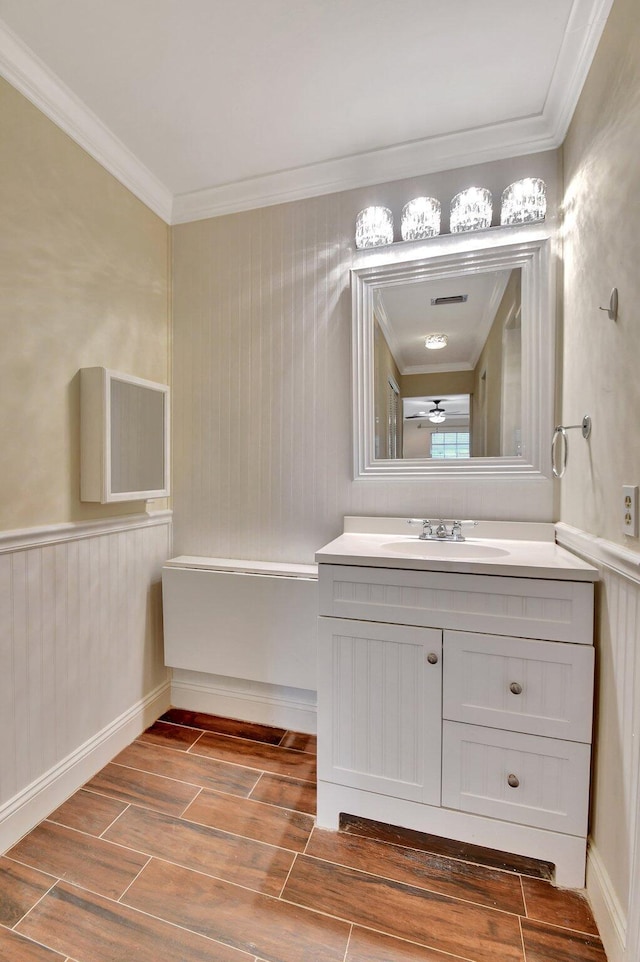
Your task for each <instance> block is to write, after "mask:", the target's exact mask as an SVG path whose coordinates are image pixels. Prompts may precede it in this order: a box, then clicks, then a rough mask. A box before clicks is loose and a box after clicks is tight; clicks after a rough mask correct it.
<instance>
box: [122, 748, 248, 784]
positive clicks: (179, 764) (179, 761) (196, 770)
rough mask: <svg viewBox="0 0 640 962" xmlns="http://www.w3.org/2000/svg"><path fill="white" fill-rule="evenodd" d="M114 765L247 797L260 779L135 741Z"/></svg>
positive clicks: (209, 760)
mask: <svg viewBox="0 0 640 962" xmlns="http://www.w3.org/2000/svg"><path fill="white" fill-rule="evenodd" d="M113 761H114V764H117V765H124V766H125V767H127V768H137V769H138V770H139V771H141V772H150V773H151V774H155V775H164V776H165V777H166V778H175V779H177V781H180V782H187V783H188V784H190V785H197V786H198V787H199V788H209V789H212V790H213V791H218V792H227V793H228V794H229V795H241V796H243V797H245V798H246V797H247V795H248V794H249V792H250V791H251V789H252V788H253V787H254V785H255V784H256V782H257V780H258V779H259V778H260V774H259V773H258V772H256V771H254V770H253V769H251V768H241V767H240V766H239V765H228V764H227V763H226V762H219V761H217V760H216V759H215V758H203V757H202V756H199V755H191V754H187V753H186V752H174V751H171V750H170V749H167V748H160V747H158V746H156V745H149V744H145V743H143V742H140V741H135V742H133V744H131V745H129V746H128V747H127V748H125V749H124V751H122V752H120V754H119V755H116V757H115V758H114V760H113Z"/></svg>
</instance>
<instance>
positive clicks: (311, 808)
mask: <svg viewBox="0 0 640 962" xmlns="http://www.w3.org/2000/svg"><path fill="white" fill-rule="evenodd" d="M250 798H255V799H257V800H258V801H260V802H267V803H268V804H269V805H278V806H279V807H280V808H289V809H292V810H293V811H295V812H306V813H307V814H308V815H315V814H316V785H315V782H305V781H304V779H302V778H287V777H286V775H272V774H270V773H268V772H265V773H264V774H263V775H261V776H260V780H259V782H258V783H257V785H256V786H255V788H254V789H253V790H252V792H251V794H250Z"/></svg>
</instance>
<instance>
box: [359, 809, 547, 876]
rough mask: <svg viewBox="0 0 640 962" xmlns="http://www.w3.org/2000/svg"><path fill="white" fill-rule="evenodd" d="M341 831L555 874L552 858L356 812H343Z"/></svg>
mask: <svg viewBox="0 0 640 962" xmlns="http://www.w3.org/2000/svg"><path fill="white" fill-rule="evenodd" d="M340 831H341V832H348V833H350V834H353V835H365V836H366V837H367V838H377V839H379V840H380V841H383V842H394V843H395V844H396V845H406V846H407V847H409V848H415V849H418V850H419V851H421V852H432V853H433V854H434V855H444V856H445V858H457V859H460V860H462V861H464V862H475V863H476V864H477V865H486V866H488V867H489V868H498V869H501V870H502V871H503V872H516V873H518V874H521V875H528V876H531V877H533V878H543V879H551V878H553V873H554V866H553V865H552V864H551V863H550V862H541V861H539V860H538V859H535V858H527V857H526V856H524V855H513V854H511V853H510V852H499V851H497V850H494V849H492V848H483V847H482V846H481V845H471V844H469V843H468V842H459V841H456V840H455V839H450V838H440V836H438V835H428V834H426V833H425V832H416V831H414V830H413V829H411V828H400V827H398V826H397V825H385V824H384V823H383V822H375V821H373V820H372V819H368V818H361V817H360V816H357V815H341V816H340Z"/></svg>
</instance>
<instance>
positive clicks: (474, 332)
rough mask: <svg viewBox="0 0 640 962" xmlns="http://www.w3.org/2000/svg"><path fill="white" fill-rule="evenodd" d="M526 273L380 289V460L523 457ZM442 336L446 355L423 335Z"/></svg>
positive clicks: (377, 340)
mask: <svg viewBox="0 0 640 962" xmlns="http://www.w3.org/2000/svg"><path fill="white" fill-rule="evenodd" d="M521 274H522V271H521V269H520V268H514V269H503V270H496V271H486V272H481V273H475V274H468V275H460V274H458V275H457V276H454V277H449V278H443V277H439V278H429V279H425V280H421V281H418V282H416V281H411V282H407V283H405V284H397V285H393V286H387V287H380V288H378V289H377V290H376V291H375V295H374V301H373V303H374V409H375V410H374V414H375V457H376V458H388V459H399V458H406V459H422V458H424V459H438V460H440V459H457V458H463V459H464V458H469V457H473V458H476V457H477V458H487V457H519V456H520V455H521V453H522V451H521V426H522V338H521V286H522V278H521ZM430 333H438V334H445V335H446V337H447V344H446V346H445V347H444V348H442V349H441V350H435V351H434V350H427V349H426V348H425V337H426V335H427V334H430Z"/></svg>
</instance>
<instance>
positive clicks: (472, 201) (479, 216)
mask: <svg viewBox="0 0 640 962" xmlns="http://www.w3.org/2000/svg"><path fill="white" fill-rule="evenodd" d="M492 216H493V204H492V198H491V191H490V190H488V189H487V188H486V187H468V188H467V190H462V191H460V193H459V194H456V196H455V197H454V198H453V199H452V201H451V217H450V221H449V230H450V231H451V233H452V234H461V233H463V232H464V231H469V230H483V229H484V228H485V227H491V218H492Z"/></svg>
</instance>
